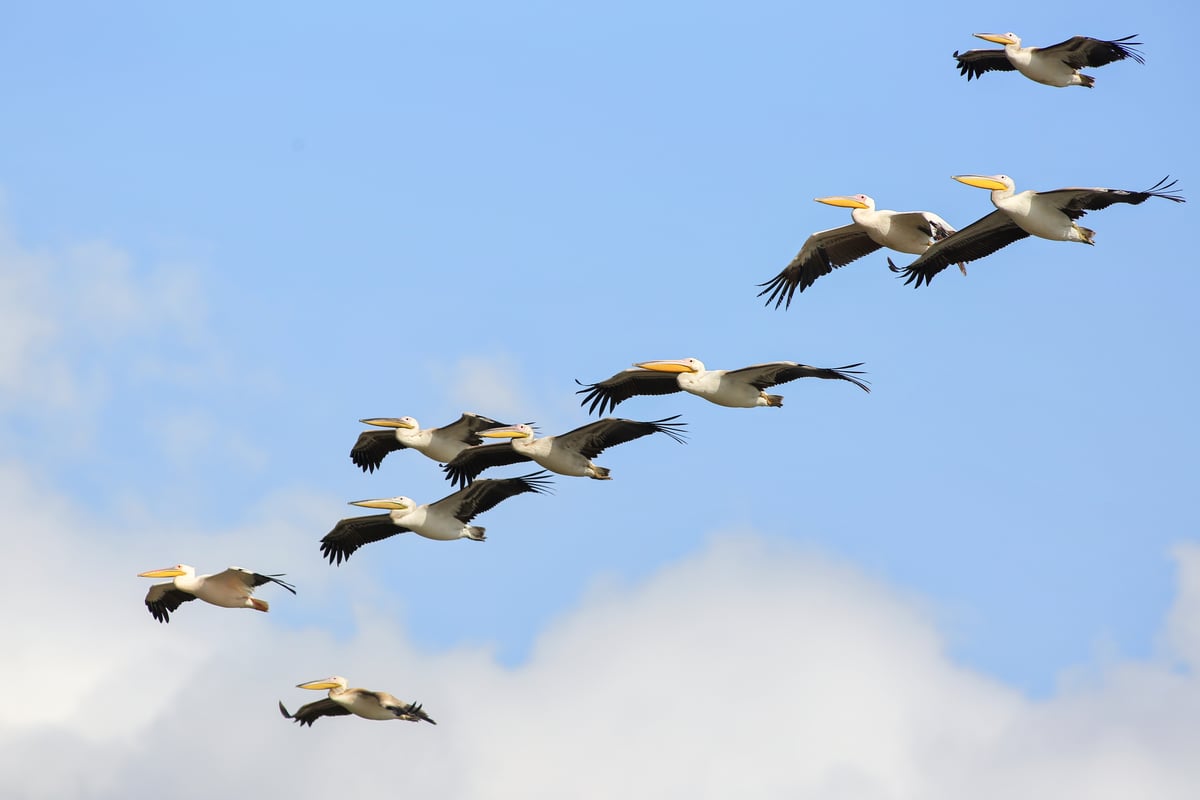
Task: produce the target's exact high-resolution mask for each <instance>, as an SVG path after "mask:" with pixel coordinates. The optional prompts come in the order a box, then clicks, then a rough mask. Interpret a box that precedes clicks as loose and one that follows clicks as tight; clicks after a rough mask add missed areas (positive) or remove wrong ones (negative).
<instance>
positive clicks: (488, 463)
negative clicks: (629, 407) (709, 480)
mask: <svg viewBox="0 0 1200 800" xmlns="http://www.w3.org/2000/svg"><path fill="white" fill-rule="evenodd" d="M676 419H679V415H678V414H676V415H675V416H673V417H667V418H666V419H656V420H653V421H652V422H637V421H635V420H632V419H616V418H614V417H608V418H606V419H601V420H597V421H596V422H593V423H591V424H588V425H584V426H583V427H580V428H576V429H575V430H573V431H569V432H567V433H564V434H562V435H561V436H543V437H542V438H540V439H538V438H535V437H534V430H533V426H532V425H524V424H522V425H505V426H504V427H502V428H492V429H490V430H486V431H480V432H479V435H480V436H482V437H484V438H485V439H499V438H507V439H509V441H508V442H505V443H504V444H481V445H477V446H476V447H468V448H467V449H466V450H463V451H462V452H461V453H459V454H458V455H457V456H455V457H454V460H452V461H451V462H450V463H448V464H446V466H444V467H443V468H442V469H443V470H445V472H446V477H447V478H449V479H450V482H451V483H453V484H455V485H456V486H466V485H467V484H469V483H471V481H473V480H475V478H476V476H478V475H479V473H481V472H483V471H484V470H485V469H489V468H491V467H499V466H503V465H505V464H516V463H519V462H521V461H533V462H534V463H536V464H537V465H539V466H542V467H545V468H546V469H548V470H550V471H551V472H557V473H558V474H559V475H570V476H573V477H580V478H582V477H587V478H595V479H597V480H601V481H607V480H611V476H610V475H609V470H608V468H607V467H601V466H597V465H596V464H593V463H592V459H593V458H595V457H596V456H598V455H600V454H601V453H603V452H604V451H605V450H607V449H608V448H610V447H615V446H616V445H619V444H624V443H625V442H632V441H633V440H634V439H640V438H641V437H643V436H649V435H650V434H652V433H665V434H666V435H667V436H670V437H671V438H672V439H674V440H675V441H677V442H679V443H680V444H683V441H684V439H683V427H684V426H686V425H687V423H686V422H672V420H676Z"/></svg>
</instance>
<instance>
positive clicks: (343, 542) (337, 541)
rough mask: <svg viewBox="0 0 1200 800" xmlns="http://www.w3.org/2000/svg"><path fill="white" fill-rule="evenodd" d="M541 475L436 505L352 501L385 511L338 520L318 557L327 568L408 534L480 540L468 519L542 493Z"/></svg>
mask: <svg viewBox="0 0 1200 800" xmlns="http://www.w3.org/2000/svg"><path fill="white" fill-rule="evenodd" d="M546 475H547V473H546V472H545V471H544V470H543V471H540V472H533V473H530V474H528V475H522V476H520V477H517V478H488V479H485V480H479V481H475V482H474V483H472V484H471V485H470V486H468V487H466V488H465V489H459V490H458V491H457V492H455V493H454V494H451V495H447V496H446V497H443V498H442V499H441V500H438V501H437V502H434V503H425V504H423V505H417V504H416V502H414V501H413V500H412V499H410V498H408V497H389V498H385V499H382V500H355V501H354V502H352V503H350V505H352V506H362V507H363V508H384V509H388V513H387V514H373V515H371V516H369V517H349V518H347V519H344V520H341V521H340V522H338V524H337V525H334V526H333V530H331V531H330V532H329V533H327V534H325V536H324V537H323V538H322V539H321V554H322V555H324V556H325V557H326V558H328V559H329V563H330V564H341V563H342V562H343V561H345V560H347V559H349V558H350V555H351V554H352V553H353V552H354V551H355V550H357V549H358V548H360V547H362V546H363V545H364V544H370V543H371V542H378V541H380V540H381V539H387V538H388V537H390V536H395V535H396V534H397V533H405V532H408V531H412V532H413V533H416V534H420V535H421V536H424V537H425V538H426V539H437V540H438V541H452V540H454V539H471V540H473V541H476V542H482V541H483V540H484V538H485V537H484V529H483V528H481V527H479V526H478V525H471V524H469V523H470V522H471V520H472V519H474V518H475V516H476V515H478V514H482V513H483V512H485V511H487V510H488V509H490V508H492V507H493V506H496V505H497V504H499V503H500V502H501V501H503V500H507V499H508V498H510V497H513V496H514V495H518V494H524V493H525V492H535V493H537V494H545V493H546V492H548V491H549V487H550V481H548V480H546Z"/></svg>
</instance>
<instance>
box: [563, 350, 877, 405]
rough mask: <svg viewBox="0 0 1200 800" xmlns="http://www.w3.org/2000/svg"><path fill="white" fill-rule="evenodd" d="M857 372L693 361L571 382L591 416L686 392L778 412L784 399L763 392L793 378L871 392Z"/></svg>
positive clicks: (784, 364) (652, 363) (793, 365)
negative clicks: (640, 399) (645, 397)
mask: <svg viewBox="0 0 1200 800" xmlns="http://www.w3.org/2000/svg"><path fill="white" fill-rule="evenodd" d="M861 366H862V363H861V362H860V363H858V364H847V365H846V366H844V367H810V366H808V365H807V364H797V363H796V362H795V361H771V362H769V363H766V364H754V365H753V366H749V367H742V368H741V369H714V370H708V369H705V368H704V362H702V361H700V360H699V359H696V358H682V359H675V360H665V361H642V362H639V363H637V364H634V365H633V367H632V368H630V369H626V370H622V371H621V372H618V373H617V374H616V375H613V376H612V377H611V378H609V379H607V380H603V381H600V382H599V383H579V381H575V382H576V383H579V385H580V386H582V387H583V388H582V389H580V390H579V391H577V392H576V393H575V394H581V395H583V400H582V401H581V402H580V405H583V406H586V405H588V403H591V405H590V406H589V407H588V413H589V414H591V413H593V412H595V411H596V410H597V409H599V413H601V414H603V413H605V411H606V410H611V409H613V408H616V407H617V404H618V403H620V402H621V401H623V400H628V399H629V398H630V397H633V396H634V395H638V394H672V393H674V392H679V391H683V392H690V393H691V394H694V395H698V396H700V397H703V398H704V399H705V400H708V401H709V402H710V403H716V404H717V405H719V406H727V407H729V408H754V407H755V406H770V407H774V408H778V407H779V406H782V405H783V398H782V397H781V396H779V395H777V394H767V393H766V392H765V391H763V390H764V389H766V388H767V387H770V386H777V385H778V384H781V383H787V382H788V381H794V380H796V379H797V378H836V379H838V380H843V381H850V382H851V383H853V384H854V385H855V386H857V387H858V388H860V389H862V390H863V391H864V392H869V391H871V390H870V388H868V387H867V384H866V383H864V382H863V381H861V380H859V379H858V378H855V377H854V376H855V375H861V374H862V372H861V371H856V370H855V369H854V367H861Z"/></svg>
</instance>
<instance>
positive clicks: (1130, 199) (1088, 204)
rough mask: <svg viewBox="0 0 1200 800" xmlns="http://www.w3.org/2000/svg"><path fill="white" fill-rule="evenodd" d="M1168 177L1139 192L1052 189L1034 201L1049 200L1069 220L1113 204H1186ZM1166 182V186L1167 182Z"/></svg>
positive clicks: (1039, 194) (1042, 193)
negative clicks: (1154, 200)
mask: <svg viewBox="0 0 1200 800" xmlns="http://www.w3.org/2000/svg"><path fill="white" fill-rule="evenodd" d="M1170 177H1171V176H1170V175H1168V176H1167V177H1165V178H1163V179H1162V180H1161V181H1159V182H1158V183H1156V184H1154V185H1153V186H1151V187H1150V188H1149V189H1146V190H1145V191H1143V192H1134V191H1130V190H1128V189H1100V188H1097V189H1081V188H1073V189H1055V190H1053V191H1050V192H1038V193H1037V194H1038V197H1040V198H1044V199H1046V200H1050V201H1051V202H1053V203H1054V205H1055V206H1056V207H1057V208H1058V209H1059V210H1060V211H1062V212H1063V213H1064V214H1066V215H1067V216H1068V217H1070V218H1071V219H1079V218H1080V217H1082V216H1083V215H1084V214H1086V213H1088V212H1089V211H1099V210H1101V209H1103V208H1108V207H1109V206H1111V205H1114V204H1115V203H1128V204H1129V205H1134V206H1136V205H1137V204H1138V203H1144V202H1146V200H1148V199H1150V198H1151V197H1161V198H1163V199H1164V200H1170V201H1172V202H1175V203H1184V202H1187V201H1186V200H1185V199H1184V197H1183V195H1181V194H1179V190H1178V189H1175V188H1174V186H1175V184H1176V183H1178V182H1179V181H1177V180H1175V181H1171V180H1170ZM1168 181H1169V182H1168Z"/></svg>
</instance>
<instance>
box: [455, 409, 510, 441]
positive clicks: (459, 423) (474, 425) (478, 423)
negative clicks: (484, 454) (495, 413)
mask: <svg viewBox="0 0 1200 800" xmlns="http://www.w3.org/2000/svg"><path fill="white" fill-rule="evenodd" d="M507 424H508V423H505V422H497V421H496V420H494V419H492V418H491V417H484V416H481V415H479V414H472V413H470V412H469V411H468V412H464V413H463V415H462V416H461V417H459V418H458V419H456V420H455V421H454V422H451V423H450V424H449V425H446V426H444V427H441V428H438V432H439V433H441V434H444V435H446V436H449V437H451V438H453V439H456V440H457V441H460V442H464V443H466V444H471V445H475V444H483V439H480V438H479V436H477V435H476V434H478V433H479V432H480V431H485V430H487V429H488V428H503V427H505V426H506V425H507Z"/></svg>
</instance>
